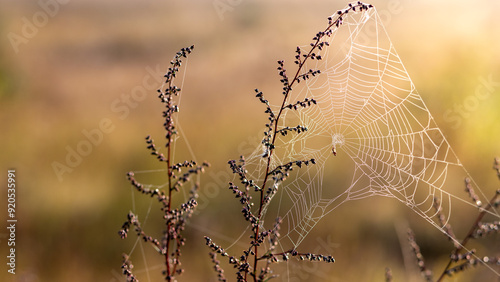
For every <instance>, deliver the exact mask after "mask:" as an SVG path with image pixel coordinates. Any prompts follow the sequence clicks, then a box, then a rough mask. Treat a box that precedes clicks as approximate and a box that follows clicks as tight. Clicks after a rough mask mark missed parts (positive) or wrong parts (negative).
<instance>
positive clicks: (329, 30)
mask: <svg viewBox="0 0 500 282" xmlns="http://www.w3.org/2000/svg"><path fill="white" fill-rule="evenodd" d="M371 7H372V5H366V4H364V3H361V2H357V4H354V5H353V4H349V8H347V9H345V10H344V11H338V12H337V15H338V16H337V19H336V20H332V18H329V19H328V20H329V22H328V26H327V27H326V28H325V30H324V31H320V32H318V33H317V34H316V36H315V37H314V38H313V43H311V49H310V50H309V52H308V53H307V54H305V55H303V59H301V58H300V53H299V52H297V53H299V55H298V56H297V57H296V58H297V60H296V61H295V63H298V67H297V71H296V72H295V75H294V77H293V79H292V81H291V82H290V83H289V84H288V81H286V82H284V86H285V87H284V88H283V91H284V92H283V94H284V96H285V97H284V98H283V102H282V103H281V107H280V109H279V112H278V114H277V115H276V118H275V121H274V130H273V136H272V139H271V145H270V146H269V153H268V155H267V165H266V172H265V175H264V180H263V182H262V186H261V189H260V201H259V203H260V204H259V212H258V214H257V219H258V223H257V226H256V228H255V229H254V239H255V240H256V239H257V238H258V236H259V227H260V220H261V217H262V209H263V206H264V191H265V188H266V184H267V181H268V179H269V175H270V169H271V158H272V156H273V152H274V148H275V144H276V136H277V134H278V124H279V120H280V117H281V115H282V113H283V110H284V109H286V108H287V107H286V106H285V105H286V103H287V100H288V97H289V95H290V92H291V91H292V87H293V85H294V84H295V83H299V82H300V77H302V78H303V79H304V77H305V76H304V75H303V74H301V73H302V69H303V68H304V65H305V63H306V61H307V60H308V59H310V58H313V59H314V58H316V59H318V60H320V59H321V56H317V55H316V54H315V53H314V50H316V49H317V48H318V46H320V48H319V49H321V46H323V44H325V42H323V41H322V39H323V37H324V36H325V35H326V36H330V35H331V34H332V28H333V27H334V26H335V27H336V28H338V27H339V26H340V25H342V22H343V16H345V15H346V14H347V13H349V11H351V10H352V11H356V8H359V9H360V10H363V9H368V8H371ZM326 45H328V44H326ZM297 50H299V48H298V47H297ZM278 64H280V66H281V67H282V66H283V62H282V61H280V62H278ZM309 72H310V73H311V74H312V75H315V74H316V73H319V71H315V72H313V71H312V70H310V71H309ZM282 77H283V78H284V79H286V80H287V79H288V78H287V77H286V75H285V74H283V75H282ZM258 247H259V246H258V244H255V246H254V262H253V278H254V281H257V269H258V268H257V264H258V262H259V256H258V251H259V250H258V249H259V248H258ZM247 273H248V272H246V273H245V281H246V279H247Z"/></svg>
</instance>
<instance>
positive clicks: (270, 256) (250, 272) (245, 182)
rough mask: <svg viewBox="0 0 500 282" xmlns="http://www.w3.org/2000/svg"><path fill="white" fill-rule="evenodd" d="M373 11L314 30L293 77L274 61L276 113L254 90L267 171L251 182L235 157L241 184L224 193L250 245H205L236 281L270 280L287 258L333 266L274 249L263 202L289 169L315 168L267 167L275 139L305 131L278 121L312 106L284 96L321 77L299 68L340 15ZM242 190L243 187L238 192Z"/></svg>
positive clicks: (352, 7) (274, 231)
mask: <svg viewBox="0 0 500 282" xmlns="http://www.w3.org/2000/svg"><path fill="white" fill-rule="evenodd" d="M370 8H372V5H367V4H364V3H361V2H357V3H354V4H349V7H348V8H346V9H344V10H341V11H338V12H337V14H336V19H334V18H332V17H329V18H328V26H327V27H326V29H324V30H323V31H320V32H318V33H317V34H316V35H315V36H314V37H313V39H312V42H311V44H310V47H311V48H310V49H309V51H308V52H307V53H303V50H302V49H301V48H299V47H297V50H296V51H295V52H296V56H295V61H294V63H295V64H296V65H297V69H296V71H295V72H294V74H293V77H290V76H288V74H287V70H286V69H285V66H284V61H278V68H277V69H278V72H279V76H280V82H281V83H282V85H283V92H282V94H283V101H282V103H281V107H280V108H279V110H278V111H277V112H274V111H273V110H272V109H271V107H270V105H269V101H268V100H266V99H265V98H264V94H263V93H262V92H261V91H259V90H258V89H255V92H256V97H257V98H258V99H259V100H260V102H261V103H263V104H264V105H265V106H266V110H265V113H266V114H268V120H269V122H268V123H267V124H266V125H265V126H266V130H265V132H264V138H263V140H262V144H263V145H264V148H265V152H264V154H263V155H262V157H263V158H265V159H266V163H267V166H266V169H265V173H264V175H263V177H262V178H263V179H264V180H263V182H262V183H261V184H260V185H259V183H256V181H254V180H252V179H249V178H248V177H247V170H246V168H245V158H244V157H243V156H240V158H239V160H231V161H229V166H230V168H231V170H232V172H233V173H234V174H235V175H237V176H238V177H239V181H240V184H235V183H232V182H231V183H229V189H230V190H231V191H232V192H233V194H235V197H236V198H237V199H239V202H240V204H241V205H242V206H243V208H242V210H241V211H242V213H243V216H244V218H245V220H246V221H248V222H249V224H250V226H251V233H252V234H251V235H250V240H251V242H250V244H249V246H248V248H247V249H245V250H244V251H243V254H242V255H241V256H239V257H234V256H229V255H228V254H227V253H226V252H225V251H224V250H223V249H222V248H221V247H220V246H219V245H217V244H215V243H214V242H213V241H212V239H210V238H209V237H205V239H206V243H207V245H208V246H209V247H210V249H211V250H212V252H216V253H219V254H221V255H222V256H227V257H228V260H229V264H231V265H233V267H234V268H236V269H237V272H236V278H237V280H238V281H248V279H249V277H248V276H250V277H251V278H250V279H252V280H253V281H267V280H269V279H271V278H273V277H274V276H273V275H271V269H270V265H271V264H272V263H276V262H279V261H286V260H288V259H289V258H291V257H295V258H297V259H300V260H310V261H324V262H334V261H335V260H334V259H333V258H332V257H331V256H325V255H317V254H311V253H300V252H298V251H297V250H294V249H292V250H288V251H285V252H279V253H276V252H274V251H275V247H276V245H277V242H278V239H279V236H280V235H279V228H280V223H281V219H280V218H278V219H276V223H275V224H274V226H273V227H272V228H270V229H267V230H266V229H264V230H262V229H263V228H264V227H263V225H262V222H261V220H262V211H263V207H264V206H265V205H267V204H268V202H269V201H270V200H271V199H272V196H273V195H274V194H275V193H276V192H277V189H278V185H274V183H281V182H283V181H285V180H286V178H287V177H288V176H289V173H290V171H292V170H293V168H294V167H298V168H300V167H302V166H303V165H304V166H307V165H314V164H315V160H314V159H309V160H296V161H293V162H289V163H285V164H281V165H278V166H276V167H272V166H271V158H272V156H273V153H274V151H275V149H276V145H277V144H276V142H277V136H278V134H279V135H282V136H285V135H287V134H301V133H302V132H304V131H307V128H306V127H304V126H302V125H298V126H296V127H281V128H279V126H280V118H281V116H282V114H283V113H284V111H287V110H294V111H297V110H300V109H302V108H306V107H310V106H314V105H315V104H316V101H315V100H314V99H310V98H306V99H305V100H303V101H298V102H296V103H289V101H288V100H289V96H290V93H291V91H292V89H293V87H294V85H295V84H297V83H300V82H301V81H303V80H307V79H309V78H310V77H311V76H316V75H319V74H320V70H312V69H310V70H305V69H304V66H305V63H306V61H308V60H321V59H322V56H321V55H320V54H319V53H320V52H321V50H322V49H323V48H326V47H327V46H328V45H329V44H328V42H327V41H326V40H324V39H325V37H330V36H331V35H332V33H333V29H335V28H338V27H339V26H341V25H342V23H343V17H344V16H345V15H346V14H347V13H349V12H350V11H362V10H368V9H370ZM271 180H272V181H273V184H271V185H269V183H268V182H270V181H271ZM238 185H240V187H241V186H242V188H240V187H239V186H238ZM252 192H254V193H256V194H257V197H258V198H257V200H256V201H254V200H253V196H252V194H253V193H252ZM266 240H267V241H268V242H269V243H270V246H271V247H270V248H269V249H268V250H267V252H266V253H264V254H260V251H261V249H263V246H262V244H263V243H264V241H266ZM261 261H263V262H265V266H264V267H262V268H260V269H259V262H261ZM215 269H216V270H217V272H218V273H219V281H224V280H221V278H220V271H219V269H220V265H219V264H218V263H216V264H215Z"/></svg>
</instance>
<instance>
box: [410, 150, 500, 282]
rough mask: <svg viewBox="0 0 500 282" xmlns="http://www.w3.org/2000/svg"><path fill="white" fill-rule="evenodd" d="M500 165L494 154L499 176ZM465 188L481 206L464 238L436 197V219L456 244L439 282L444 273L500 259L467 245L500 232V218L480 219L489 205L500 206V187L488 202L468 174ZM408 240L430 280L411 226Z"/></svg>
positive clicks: (477, 204)
mask: <svg viewBox="0 0 500 282" xmlns="http://www.w3.org/2000/svg"><path fill="white" fill-rule="evenodd" d="M499 167H500V159H499V158H495V161H494V166H493V169H494V170H495V171H496V173H497V175H499V179H500V173H499V171H500V169H499ZM465 192H466V193H467V194H468V195H469V197H470V198H471V200H472V202H473V203H474V204H475V205H476V206H477V207H478V210H479V214H478V216H477V217H476V219H475V220H474V222H473V223H472V226H471V228H470V230H469V232H468V233H467V235H465V237H464V239H463V240H462V242H459V241H458V240H457V238H456V236H455V234H454V233H453V230H452V228H451V226H450V224H448V223H446V221H445V219H444V218H445V217H444V215H443V214H442V208H441V203H440V202H439V200H438V199H437V198H435V199H434V208H435V209H436V217H437V221H438V222H439V224H440V226H442V227H443V230H444V232H445V235H446V236H447V237H448V239H450V241H452V242H453V245H454V249H453V250H452V252H451V254H450V260H449V262H448V264H447V265H446V267H445V268H444V270H443V272H442V273H441V275H440V276H439V278H438V279H437V280H436V281H437V282H440V281H442V280H443V279H444V277H445V276H452V275H454V274H457V273H459V272H462V271H464V270H466V269H469V268H470V267H471V266H476V265H479V264H491V265H498V264H499V262H500V257H490V256H484V257H483V258H478V256H477V255H476V250H475V249H471V250H467V249H466V248H465V246H466V245H467V243H468V242H469V240H471V239H478V238H483V237H485V236H488V235H491V234H497V233H499V232H500V222H499V221H494V222H490V223H483V222H481V220H482V219H483V217H484V216H485V215H486V213H488V211H489V210H490V209H492V208H493V209H496V208H498V206H500V199H499V198H500V190H497V191H496V192H495V195H494V196H493V197H492V198H491V200H490V201H489V203H487V204H485V205H483V204H482V202H481V201H480V200H479V197H478V196H477V195H476V193H475V191H474V188H473V187H472V185H471V181H470V179H468V178H466V179H465ZM408 241H409V244H410V247H411V249H412V250H413V253H414V255H415V258H416V261H417V265H418V266H419V268H420V272H421V273H422V275H423V276H424V277H425V278H426V279H427V281H432V273H431V272H430V270H428V269H427V268H426V267H425V264H424V258H423V255H422V253H421V252H420V248H419V246H418V244H417V242H416V240H415V235H414V234H413V231H411V230H409V232H408ZM464 250H466V252H463V251H464Z"/></svg>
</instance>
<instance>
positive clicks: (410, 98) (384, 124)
mask: <svg viewBox="0 0 500 282" xmlns="http://www.w3.org/2000/svg"><path fill="white" fill-rule="evenodd" d="M333 17H335V16H333ZM328 41H329V47H327V48H326V49H325V50H323V51H321V52H320V54H321V55H322V57H323V60H320V61H317V60H310V61H309V64H308V65H307V66H306V69H319V70H320V71H321V75H319V76H314V77H312V78H310V79H309V80H307V81H305V82H304V81H303V82H300V84H298V85H296V86H295V87H294V89H293V91H292V92H291V95H292V96H291V97H290V99H289V100H288V103H295V102H296V101H303V100H304V99H305V98H313V99H315V100H316V101H317V105H314V106H311V107H307V108H305V109H299V110H297V111H293V110H289V111H287V112H286V116H284V117H283V119H282V124H280V125H281V126H289V127H295V126H297V125H299V124H300V125H302V126H305V127H307V129H308V130H307V131H306V132H304V133H300V134H292V133H291V134H288V135H287V136H283V137H281V138H280V139H279V141H278V143H277V148H276V151H275V152H276V154H275V155H273V160H272V164H273V165H274V166H276V165H278V164H283V163H286V162H290V161H294V160H307V159H311V158H314V159H315V160H316V162H317V164H316V165H312V166H311V165H310V166H307V167H302V168H300V169H297V171H294V174H292V175H291V176H290V177H289V178H288V179H287V180H286V181H285V182H283V183H276V185H278V186H279V192H278V193H277V194H276V195H275V196H274V199H273V200H272V201H271V204H270V206H267V207H266V208H265V209H264V211H265V212H267V213H268V214H267V216H266V217H265V218H266V220H267V221H269V220H271V219H272V218H274V217H276V216H280V217H282V220H283V223H282V229H281V231H280V233H281V236H282V239H281V240H282V241H281V244H282V245H283V249H284V250H287V249H289V248H297V247H298V246H299V245H300V243H301V242H302V241H303V240H304V239H305V238H306V236H307V235H308V233H309V232H310V231H311V230H312V229H313V227H314V226H316V224H318V223H319V222H320V220H321V219H322V218H324V217H325V216H326V215H327V214H329V213H331V212H332V211H334V210H335V209H336V208H337V207H339V206H340V205H342V204H344V203H346V202H347V201H351V200H359V199H365V198H368V197H371V196H384V197H390V198H394V199H397V200H398V201H400V202H401V203H403V204H405V205H406V206H407V207H409V208H410V209H411V210H413V211H414V212H416V213H417V214H418V215H419V216H420V217H422V218H423V219H425V220H426V221H428V222H429V223H430V224H432V225H433V226H435V227H436V228H438V229H439V230H441V231H442V232H444V229H443V226H441V224H440V223H437V221H436V220H435V216H436V209H435V208H434V207H433V203H434V201H435V199H437V200H438V201H439V203H440V205H441V206H440V208H441V209H442V213H443V214H444V216H445V222H446V223H448V222H449V221H450V219H451V218H452V217H453V215H454V207H455V206H456V205H457V204H459V205H466V206H468V207H473V208H475V209H474V210H476V211H477V209H476V207H477V206H478V205H479V204H481V202H479V201H478V202H477V203H474V202H473V201H472V200H471V199H470V198H469V197H468V195H467V193H465V192H464V188H463V187H464V184H463V183H464V182H463V180H464V178H466V177H467V178H470V176H469V174H468V172H467V171H466V170H465V168H464V167H463V165H462V163H461V162H460V160H459V159H458V157H457V155H456V154H455V152H454V151H453V149H452V148H451V146H450V144H449V143H448V141H447V140H446V138H445V136H444V134H443V132H442V131H441V130H440V129H439V127H438V125H437V124H436V122H435V121H434V119H433V117H432V115H431V113H430V112H429V110H428V108H427V107H426V105H425V103H424V101H423V99H422V97H421V96H420V94H419V93H418V92H417V91H416V89H415V86H414V84H413V82H412V80H411V79H410V76H409V75H408V72H407V71H406V69H405V67H404V65H403V63H402V60H401V58H400V57H399V56H398V54H397V52H396V49H395V47H394V45H393V44H392V42H391V40H390V38H389V36H388V34H387V32H386V30H385V28H384V26H383V25H382V21H381V19H380V18H379V16H378V14H377V12H376V10H375V8H373V9H368V10H367V11H362V12H356V13H352V12H350V13H349V14H348V15H347V16H346V17H345V18H344V22H343V25H341V26H340V27H339V28H338V29H336V30H333V34H332V36H331V37H330V38H329V39H328ZM302 48H303V50H304V51H303V53H306V52H307V51H308V50H309V49H310V46H309V45H306V46H303V47H302ZM291 67H293V66H292V65H290V68H291ZM268 97H269V95H268ZM270 100H272V99H271V98H270ZM276 108H277V109H279V106H276ZM333 151H335V154H334V152H333ZM263 152H264V148H263V147H262V148H257V149H256V150H255V151H254V153H253V154H252V155H251V156H250V157H247V158H246V162H247V164H248V165H247V167H248V168H249V169H248V170H249V171H250V172H251V171H254V172H255V173H254V174H253V176H254V177H255V178H258V177H259V176H262V174H263V169H264V167H265V165H266V162H265V159H264V158H262V155H263ZM335 174H337V175H341V176H342V178H345V180H344V181H342V182H336V183H332V182H329V181H328V180H327V179H329V177H330V176H331V175H335ZM451 176H453V177H451ZM337 178H339V177H337ZM471 185H472V186H473V187H474V188H475V190H476V193H477V194H478V196H479V199H480V201H482V203H486V202H487V201H488V200H487V198H486V197H485V195H484V194H483V193H482V192H481V190H480V189H479V188H478V187H477V185H476V184H475V183H474V182H473V181H471ZM270 215H272V216H270ZM495 216H496V217H497V218H498V215H495ZM325 224H326V223H325Z"/></svg>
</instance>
